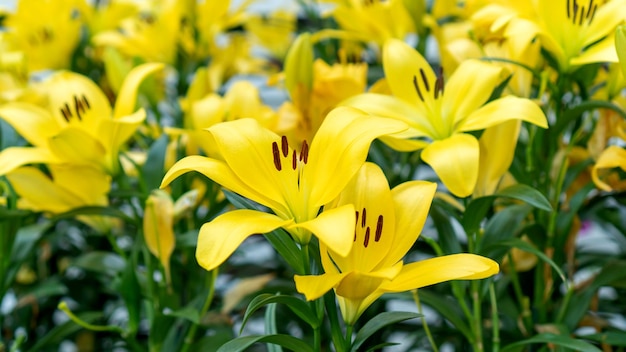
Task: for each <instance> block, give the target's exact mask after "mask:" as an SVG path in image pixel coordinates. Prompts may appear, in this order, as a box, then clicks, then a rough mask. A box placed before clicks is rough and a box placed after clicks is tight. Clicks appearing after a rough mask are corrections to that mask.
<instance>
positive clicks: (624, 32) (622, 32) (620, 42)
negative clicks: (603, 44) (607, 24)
mask: <svg viewBox="0 0 626 352" xmlns="http://www.w3.org/2000/svg"><path fill="white" fill-rule="evenodd" d="M615 50H616V51H617V56H618V57H619V62H620V64H621V65H622V75H624V77H626V25H621V26H619V27H617V30H616V31H615Z"/></svg>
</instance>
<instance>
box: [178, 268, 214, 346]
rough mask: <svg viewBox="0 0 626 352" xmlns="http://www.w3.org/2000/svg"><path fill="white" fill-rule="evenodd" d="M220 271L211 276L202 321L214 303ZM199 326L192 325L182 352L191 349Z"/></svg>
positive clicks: (201, 315) (212, 273) (202, 310)
mask: <svg viewBox="0 0 626 352" xmlns="http://www.w3.org/2000/svg"><path fill="white" fill-rule="evenodd" d="M217 274H218V269H214V270H212V271H211V275H210V276H209V293H208V294H207V296H206V298H205V300H204V304H203V305H202V309H201V310H200V319H202V317H203V316H204V315H205V314H206V312H207V311H208V310H209V307H210V306H211V302H213V296H214V295H215V280H216V279H217ZM198 325H199V324H192V325H191V328H189V331H188V332H187V335H186V336H185V340H184V345H183V347H182V348H181V350H180V351H181V352H187V351H189V349H190V348H191V345H192V344H193V341H194V339H195V336H196V331H197V330H198Z"/></svg>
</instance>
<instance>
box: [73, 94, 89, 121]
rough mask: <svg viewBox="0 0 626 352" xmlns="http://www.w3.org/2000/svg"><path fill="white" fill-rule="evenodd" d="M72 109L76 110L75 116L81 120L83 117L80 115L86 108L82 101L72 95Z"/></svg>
mask: <svg viewBox="0 0 626 352" xmlns="http://www.w3.org/2000/svg"><path fill="white" fill-rule="evenodd" d="M74 109H75V110H76V116H78V119H79V120H81V121H82V119H83V117H82V116H80V115H81V114H84V113H85V112H86V111H87V110H85V107H84V106H83V103H82V102H81V101H80V100H79V99H78V97H77V96H74Z"/></svg>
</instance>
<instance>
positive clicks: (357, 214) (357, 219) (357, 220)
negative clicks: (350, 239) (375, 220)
mask: <svg viewBox="0 0 626 352" xmlns="http://www.w3.org/2000/svg"><path fill="white" fill-rule="evenodd" d="M355 213H356V223H355V224H354V225H355V226H356V224H358V223H359V211H358V210H357V211H355Z"/></svg>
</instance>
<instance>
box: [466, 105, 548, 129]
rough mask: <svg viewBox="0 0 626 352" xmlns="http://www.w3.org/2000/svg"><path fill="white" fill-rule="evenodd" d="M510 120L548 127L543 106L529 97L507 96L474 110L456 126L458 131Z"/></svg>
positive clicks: (481, 127) (485, 126)
mask: <svg viewBox="0 0 626 352" xmlns="http://www.w3.org/2000/svg"><path fill="white" fill-rule="evenodd" d="M508 120H522V121H526V122H530V123H532V124H535V125H537V126H539V127H542V128H548V120H547V119H546V115H545V114H544V113H543V111H542V110H541V108H539V106H537V104H536V103H534V102H533V101H531V100H529V99H524V98H517V97H514V96H506V97H504V98H501V99H498V100H494V101H492V102H490V103H488V104H487V105H484V106H483V107H481V108H480V109H478V110H476V111H474V112H473V113H472V114H471V115H470V116H468V117H467V118H466V119H464V120H462V121H461V122H460V123H459V124H458V125H457V126H456V127H455V130H456V131H460V132H467V131H477V130H482V129H485V128H488V127H491V126H495V125H498V124H500V123H502V122H504V121H508Z"/></svg>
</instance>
